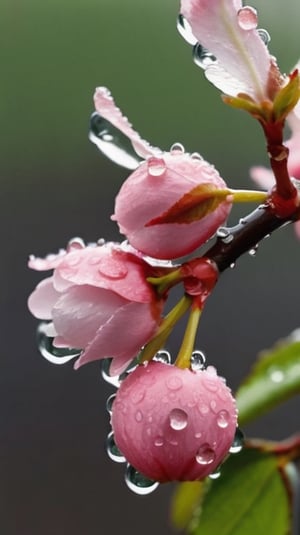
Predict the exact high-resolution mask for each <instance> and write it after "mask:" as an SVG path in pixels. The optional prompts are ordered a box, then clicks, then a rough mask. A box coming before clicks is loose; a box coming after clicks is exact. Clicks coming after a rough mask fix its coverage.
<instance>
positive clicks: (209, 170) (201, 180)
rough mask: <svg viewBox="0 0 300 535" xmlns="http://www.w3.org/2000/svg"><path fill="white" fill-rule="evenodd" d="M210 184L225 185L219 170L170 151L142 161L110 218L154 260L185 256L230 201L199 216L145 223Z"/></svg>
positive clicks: (211, 231) (221, 219)
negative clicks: (187, 220) (191, 192)
mask: <svg viewBox="0 0 300 535" xmlns="http://www.w3.org/2000/svg"><path fill="white" fill-rule="evenodd" d="M202 184H205V185H206V184H209V185H212V186H214V187H215V188H216V189H225V188H226V184H225V182H224V181H223V180H222V178H221V177H220V175H219V173H218V171H217V170H216V169H215V168H214V167H213V166H211V165H209V164H208V163H207V162H205V161H204V160H202V159H199V158H198V157H193V156H191V155H189V154H186V153H184V152H183V151H175V150H174V151H171V152H170V153H163V154H161V155H160V156H157V157H151V158H149V159H148V160H147V161H145V162H143V163H142V164H141V165H140V166H139V167H138V169H137V170H136V171H134V172H133V173H132V174H131V175H130V176H129V178H128V179H127V180H126V181H125V182H124V184H123V186H122V187H121V190H120V191H119V193H118V195H117V197H116V203H115V213H114V216H113V219H114V220H116V221H117V223H118V225H119V228H120V232H121V233H122V234H124V235H125V236H126V237H127V239H128V240H129V242H130V243H131V245H132V246H133V247H135V248H136V249H139V250H140V251H141V252H142V253H144V254H146V255H149V256H152V257H154V258H161V259H172V258H178V257H180V256H184V255H186V254H188V253H190V252H191V251H193V250H195V249H196V248H197V247H199V246H200V245H202V244H203V243H205V242H206V241H207V240H208V239H209V238H210V237H211V236H213V235H214V233H215V232H216V230H217V228H218V227H219V226H221V225H222V224H224V222H225V221H226V219H227V217H228V214H229V212H230V209H231V203H229V202H227V201H226V200H224V201H223V202H221V203H220V204H219V205H218V206H217V207H216V208H215V210H213V211H212V212H209V213H208V214H207V215H205V216H204V217H202V218H201V219H199V220H194V221H191V222H184V223H176V222H174V223H160V224H155V225H151V224H150V225H149V226H147V224H149V223H150V222H151V221H152V220H153V219H155V218H156V217H159V216H161V215H162V214H164V213H165V212H166V211H168V210H169V209H170V208H171V207H172V206H173V205H174V204H175V203H177V202H178V203H180V200H181V198H182V197H183V196H184V195H185V194H187V193H189V192H190V191H191V190H192V189H193V188H195V187H196V186H199V185H202Z"/></svg>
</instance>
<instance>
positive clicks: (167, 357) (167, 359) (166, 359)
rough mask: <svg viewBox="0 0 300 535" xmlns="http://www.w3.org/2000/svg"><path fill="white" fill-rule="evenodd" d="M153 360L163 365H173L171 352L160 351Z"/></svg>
mask: <svg viewBox="0 0 300 535" xmlns="http://www.w3.org/2000/svg"><path fill="white" fill-rule="evenodd" d="M153 360H156V361H157V362H162V363H163V364H171V354H170V353H169V351H166V350H165V349H162V350H161V351H158V352H157V353H156V355H155V357H154V358H153Z"/></svg>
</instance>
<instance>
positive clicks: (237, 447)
mask: <svg viewBox="0 0 300 535" xmlns="http://www.w3.org/2000/svg"><path fill="white" fill-rule="evenodd" d="M243 445H244V433H243V432H242V431H241V429H240V428H239V427H238V428H237V430H236V432H235V435H234V439H233V442H232V445H231V447H230V449H229V452H230V453H239V452H240V451H241V450H242V449H243Z"/></svg>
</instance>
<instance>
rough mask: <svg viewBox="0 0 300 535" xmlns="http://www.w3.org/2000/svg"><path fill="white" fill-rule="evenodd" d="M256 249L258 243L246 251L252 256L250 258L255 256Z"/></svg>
mask: <svg viewBox="0 0 300 535" xmlns="http://www.w3.org/2000/svg"><path fill="white" fill-rule="evenodd" d="M257 249H258V245H255V247H251V249H249V251H248V252H249V255H250V256H252V258H254V257H255V256H256V253H257Z"/></svg>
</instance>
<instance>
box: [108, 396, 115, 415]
mask: <svg viewBox="0 0 300 535" xmlns="http://www.w3.org/2000/svg"><path fill="white" fill-rule="evenodd" d="M115 399H116V394H112V395H111V396H109V398H107V400H106V410H107V412H108V414H112V408H113V404H114V401H115Z"/></svg>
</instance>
